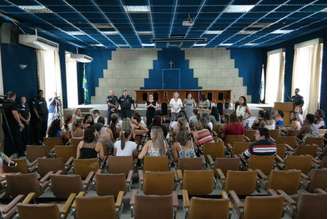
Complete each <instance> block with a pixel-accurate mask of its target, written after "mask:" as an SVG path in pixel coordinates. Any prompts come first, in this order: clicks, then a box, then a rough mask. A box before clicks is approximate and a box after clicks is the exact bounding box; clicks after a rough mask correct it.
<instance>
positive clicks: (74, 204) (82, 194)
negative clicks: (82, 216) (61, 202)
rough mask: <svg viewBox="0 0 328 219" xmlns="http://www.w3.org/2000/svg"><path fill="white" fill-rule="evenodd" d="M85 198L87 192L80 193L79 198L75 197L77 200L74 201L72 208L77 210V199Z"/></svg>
mask: <svg viewBox="0 0 328 219" xmlns="http://www.w3.org/2000/svg"><path fill="white" fill-rule="evenodd" d="M83 196H85V192H79V194H77V196H76V197H75V200H74V202H73V204H72V208H76V199H77V198H81V197H83Z"/></svg>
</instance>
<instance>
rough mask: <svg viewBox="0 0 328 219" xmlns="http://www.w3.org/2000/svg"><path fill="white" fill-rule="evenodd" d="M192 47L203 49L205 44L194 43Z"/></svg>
mask: <svg viewBox="0 0 328 219" xmlns="http://www.w3.org/2000/svg"><path fill="white" fill-rule="evenodd" d="M194 46H195V47H203V46H207V43H195V44H194Z"/></svg>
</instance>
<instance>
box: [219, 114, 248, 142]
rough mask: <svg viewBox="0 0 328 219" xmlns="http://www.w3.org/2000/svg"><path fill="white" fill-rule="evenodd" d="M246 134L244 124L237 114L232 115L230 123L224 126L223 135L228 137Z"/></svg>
mask: <svg viewBox="0 0 328 219" xmlns="http://www.w3.org/2000/svg"><path fill="white" fill-rule="evenodd" d="M245 132H246V130H245V128H244V126H243V123H242V122H241V121H240V120H239V119H238V117H237V115H236V113H231V114H230V116H229V121H228V122H227V123H226V124H225V125H224V128H223V134H224V136H226V135H244V134H245Z"/></svg>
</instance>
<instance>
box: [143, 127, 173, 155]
mask: <svg viewBox="0 0 328 219" xmlns="http://www.w3.org/2000/svg"><path fill="white" fill-rule="evenodd" d="M150 138H151V139H150V140H149V141H147V142H146V144H145V145H144V147H143V148H142V150H141V152H140V153H139V155H138V158H139V159H143V158H144V157H145V156H150V157H159V156H163V155H165V154H166V152H167V148H168V146H167V143H166V141H165V138H164V134H163V130H162V128H161V127H159V126H153V127H152V128H151V131H150Z"/></svg>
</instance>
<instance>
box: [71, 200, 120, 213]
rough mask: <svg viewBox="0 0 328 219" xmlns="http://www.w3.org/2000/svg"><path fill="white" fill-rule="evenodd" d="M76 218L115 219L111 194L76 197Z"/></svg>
mask: <svg viewBox="0 0 328 219" xmlns="http://www.w3.org/2000/svg"><path fill="white" fill-rule="evenodd" d="M76 218H78V219H90V218H97V219H115V218H116V212H115V204H114V197H113V196H98V197H81V198H77V199H76Z"/></svg>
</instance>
